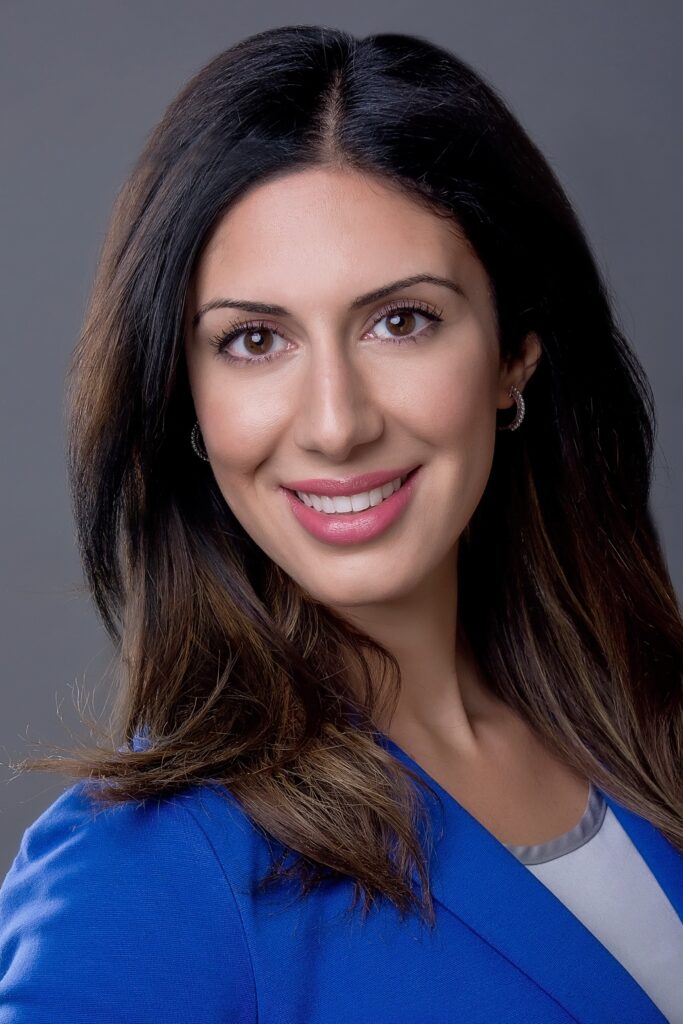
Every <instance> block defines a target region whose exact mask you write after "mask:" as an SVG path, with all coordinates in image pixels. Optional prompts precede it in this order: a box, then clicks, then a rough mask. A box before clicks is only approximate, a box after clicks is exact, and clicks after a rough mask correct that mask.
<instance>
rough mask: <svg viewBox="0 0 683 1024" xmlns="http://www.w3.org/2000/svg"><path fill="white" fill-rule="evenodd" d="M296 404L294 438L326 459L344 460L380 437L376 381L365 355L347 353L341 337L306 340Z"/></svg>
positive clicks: (303, 447) (380, 418)
mask: <svg viewBox="0 0 683 1024" xmlns="http://www.w3.org/2000/svg"><path fill="white" fill-rule="evenodd" d="M309 353H310V359H309V362H308V365H307V367H306V375H305V380H304V382H303V386H302V391H301V397H300V402H299V407H298V409H297V413H296V431H295V441H296V443H297V444H298V445H299V447H300V448H302V449H305V450H307V451H312V452H315V451H317V452H320V453H321V454H322V455H324V456H325V458H326V459H327V460H329V461H330V462H344V461H346V460H347V459H348V457H349V454H350V453H351V452H352V451H353V449H354V448H355V447H356V446H358V445H363V444H368V443H370V442H372V441H375V440H376V439H377V438H378V437H380V436H381V434H382V431H383V429H384V414H383V412H382V409H381V408H380V403H379V401H378V384H379V383H380V382H378V381H377V380H376V378H375V379H373V378H372V376H371V370H372V367H371V366H370V363H369V360H365V365H363V363H364V360H363V357H362V353H360V354H358V353H353V354H351V353H349V351H348V345H347V344H346V342H345V341H344V340H343V339H340V338H338V337H332V336H326V337H316V339H315V341H314V343H313V344H312V345H311V347H310V350H309Z"/></svg>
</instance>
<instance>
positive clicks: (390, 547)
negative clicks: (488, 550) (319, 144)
mask: <svg viewBox="0 0 683 1024" xmlns="http://www.w3.org/2000/svg"><path fill="white" fill-rule="evenodd" d="M416 275H430V276H432V277H434V278H439V279H442V280H443V281H444V282H450V284H449V285H447V284H440V283H437V282H435V281H428V280H424V281H419V282H415V283H412V284H404V285H402V286H400V285H398V286H396V287H392V285H393V283H394V282H398V281H401V280H404V279H406V278H412V277H414V276H416ZM380 291H381V292H382V294H381V296H380V295H375V296H373V295H371V294H369V293H373V292H377V293H379V292H380ZM385 292H386V294H385ZM359 298H360V299H361V301H359ZM228 302H229V305H228ZM219 303H220V306H219V305H218V304H219ZM207 304H216V308H212V309H208V310H207V311H205V312H204V313H203V314H202V315H201V316H200V318H199V320H198V322H196V323H193V321H196V320H197V314H198V313H199V312H200V311H201V310H202V307H205V306H206V305H207ZM257 304H266V305H268V306H278V307H281V310H279V311H277V312H276V311H273V310H268V312H264V311H263V310H259V311H258V312H255V311H254V309H253V308H249V307H255V306H257ZM250 322H251V327H249V326H248V325H249V323H250ZM255 322H256V323H255ZM226 332H235V333H234V334H233V338H232V340H231V341H229V342H228V344H227V346H226V347H224V348H223V349H222V351H219V350H218V348H217V347H216V339H217V338H219V337H220V336H221V335H224V334H225V333H226ZM529 341H530V345H531V351H530V349H529V348H527V351H526V361H527V368H526V369H525V367H524V365H523V364H522V363H519V364H515V365H510V366H507V367H506V366H504V365H503V364H502V363H501V361H500V357H499V345H498V338H497V328H496V320H495V312H494V306H493V301H492V297H491V295H490V293H489V282H488V278H487V275H486V273H485V271H484V268H483V266H482V265H481V263H480V262H479V260H478V259H477V257H476V256H475V254H474V253H473V251H472V250H471V249H470V247H469V245H468V244H467V243H466V242H465V241H464V240H463V238H462V237H461V236H460V235H459V234H458V233H457V231H456V229H455V225H454V223H453V222H452V221H449V220H446V219H443V218H440V217H437V216H435V215H434V214H431V213H430V212H428V211H426V210H425V209H423V208H422V207H420V206H419V205H417V204H415V203H414V202H412V201H411V200H410V199H408V198H407V197H405V196H402V195H400V194H398V193H397V192H395V191H393V190H392V189H391V188H390V187H388V186H387V185H385V184H384V183H383V182H382V180H381V179H378V178H374V177H369V176H364V175H361V174H359V173H357V172H352V171H348V170H343V171H342V170H331V169H327V168H320V167H318V168H313V169H306V170H303V171H297V172H294V173H292V174H290V175H287V176H286V177H282V178H280V179H278V180H276V181H272V182H270V183H268V184H266V185H262V186H259V187H256V188H255V189H254V190H253V191H251V192H250V193H248V194H247V195H246V196H244V197H243V198H242V199H241V201H240V202H239V203H237V204H236V205H235V206H233V207H232V208H231V210H230V211H229V212H228V213H227V214H226V215H225V216H224V217H223V219H222V220H221V221H220V222H219V223H218V224H217V226H216V228H215V230H214V231H213V233H212V236H211V238H210V239H209V241H208V244H207V245H206V247H205V248H204V250H203V253H202V255H201V258H200V261H199V263H198V265H197V268H196V272H195V275H194V277H193V281H192V285H191V288H190V292H189V296H188V303H187V310H186V356H187V365H188V373H189V380H190V387H191V391H192V396H193V399H194V405H195V409H196V413H197V418H198V420H199V425H200V428H201V432H202V436H203V439H204V444H205V447H206V450H207V453H208V455H209V459H210V464H211V470H212V471H213V473H214V475H215V478H216V481H217V483H218V486H219V487H220V490H221V492H222V494H223V496H224V498H225V500H226V502H227V503H228V505H229V506H230V508H231V509H232V511H233V513H234V515H235V516H236V517H237V519H238V520H239V521H240V523H241V524H242V526H243V527H244V529H245V530H246V531H247V533H248V534H249V535H250V536H251V537H252V538H253V540H254V541H255V542H256V543H257V544H258V545H259V547H260V548H261V549H262V550H263V551H265V552H266V553H267V554H268V555H269V556H270V558H272V559H273V561H275V562H276V563H278V565H280V566H281V567H282V569H284V570H285V572H287V573H288V575H290V576H291V577H292V578H293V579H295V580H296V581H297V582H298V583H299V584H300V585H301V586H302V587H303V588H304V589H305V590H306V591H307V592H308V593H309V594H311V595H312V596H313V597H315V598H316V599H318V600H320V601H322V602H323V603H325V604H328V605H330V606H338V607H343V606H360V605H367V604H375V603H377V602H387V601H392V600H395V599H397V598H400V597H402V596H406V595H407V594H408V593H409V592H410V591H411V590H413V589H414V588H417V587H420V586H422V585H424V584H425V582H426V581H427V580H428V577H429V576H430V575H432V574H438V573H439V572H440V570H442V569H443V568H444V567H445V566H446V565H447V564H449V563H450V564H451V565H452V566H454V565H455V561H454V559H455V553H456V551H457V543H458V538H459V537H460V534H461V533H462V531H463V529H464V528H465V526H466V525H467V522H468V521H469V519H470V517H471V516H472V513H473V512H474V510H475V508H476V506H477V504H478V502H479V500H480V498H481V495H482V493H483V491H484V488H485V486H486V481H487V479H488V476H489V472H490V468H491V462H492V458H493V450H494V443H495V439H496V409H498V408H508V407H509V406H511V405H512V404H513V403H512V400H511V399H510V398H509V396H508V395H507V388H508V386H509V385H510V384H511V383H515V384H517V385H518V386H519V387H520V389H521V388H522V387H523V385H524V382H525V380H526V378H527V377H528V376H529V374H530V373H531V372H532V369H533V365H532V364H533V362H534V358H537V356H538V352H539V351H540V350H539V348H538V347H537V345H538V343H537V340H536V339H535V337H534V336H530V339H529ZM509 415H511V414H509ZM415 467H419V469H418V471H417V473H416V474H415V475H414V477H410V478H409V479H408V481H407V483H406V484H405V485H404V486H403V487H401V488H400V489H399V490H398V491H397V492H395V493H393V495H392V496H391V497H389V498H388V499H387V498H386V495H387V494H388V493H389V491H390V490H391V488H390V487H385V488H384V490H382V489H381V488H380V484H379V482H378V481H361V482H352V483H350V484H349V483H348V481H347V478H348V477H355V476H359V475H362V474H366V473H373V474H374V473H378V472H380V473H381V474H382V476H381V477H380V480H382V479H386V480H389V481H390V480H391V479H392V477H401V476H404V475H405V474H406V473H407V472H408V471H409V470H413V469H414V468H415ZM311 478H315V479H317V480H320V479H322V480H325V481H332V482H333V483H334V482H337V483H338V482H340V481H341V493H342V494H343V495H346V496H347V497H349V496H351V495H356V494H357V492H366V496H365V497H363V496H362V495H361V496H360V497H354V498H353V499H352V502H351V503H349V502H348V501H347V502H346V503H344V502H343V500H342V503H341V505H339V503H338V502H336V501H333V500H332V499H331V498H330V497H329V496H325V497H324V498H322V500H320V501H319V500H318V499H317V498H308V499H307V502H303V503H302V502H301V501H300V500H299V498H298V497H297V496H296V494H294V493H293V491H294V490H298V489H299V486H298V485H299V484H300V483H301V481H308V480H311ZM294 484H296V485H297V486H296V487H294V486H293V485H294ZM301 489H302V490H303V491H306V492H308V493H309V494H311V493H314V494H321V492H323V491H324V490H325V489H326V488H325V487H324V485H323V484H307V485H306V486H305V487H303V488H301ZM373 492H374V493H373ZM368 500H370V501H371V502H372V503H373V504H372V505H371V507H368V508H364V506H365V505H366V504H367V501H368ZM376 502H379V503H378V504H375V503H376ZM311 503H313V505H314V506H315V505H317V506H318V509H316V508H315V507H308V506H309V505H310V504H311ZM349 504H351V509H352V511H351V512H345V511H332V510H333V509H339V508H340V509H344V508H348V507H349Z"/></svg>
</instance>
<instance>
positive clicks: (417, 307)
mask: <svg viewBox="0 0 683 1024" xmlns="http://www.w3.org/2000/svg"><path fill="white" fill-rule="evenodd" d="M416 314H417V317H416ZM420 316H422V317H423V318H424V319H425V320H427V321H428V325H427V327H423V328H422V330H418V329H417V328H416V327H415V320H416V319H419V317H420ZM383 320H386V321H387V327H388V328H389V335H388V336H386V340H387V341H394V342H398V343H401V342H403V341H419V340H420V338H421V337H423V336H424V335H425V334H427V333H428V332H429V330H430V327H432V326H435V325H436V324H437V323H440V322H441V314H440V311H439V310H436V309H434V308H433V307H432V306H428V305H427V304H426V303H421V302H412V303H409V304H407V303H405V302H404V303H396V302H393V303H389V305H388V306H385V307H384V308H383V309H381V310H380V311H379V314H378V316H377V319H376V320H375V324H374V325H373V326H374V327H376V326H377V324H380V323H381V322H382V321H383ZM380 337H381V335H380Z"/></svg>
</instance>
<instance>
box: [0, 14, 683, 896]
mask: <svg viewBox="0 0 683 1024" xmlns="http://www.w3.org/2000/svg"><path fill="white" fill-rule="evenodd" d="M247 8H248V10H247V11H246V12H245V11H244V10H242V9H241V5H240V8H238V6H237V5H236V4H228V3H225V2H223V3H220V2H210V0H192V2H189V0H188V2H178V0H154V2H153V0H143V2H140V0H136V2H132V0H131V2H122V0H117V2H113V3H112V2H111V0H109V2H87V3H86V2H81V3H79V2H75V0H57V2H53V0H43V2H35V0H17V2H8V0H4V2H1V3H0V18H1V22H2V32H1V33H0V96H2V125H1V138H2V163H1V165H0V166H1V167H2V171H1V172H0V173H1V174H2V188H1V192H0V203H1V210H2V220H1V222H0V229H1V231H2V235H1V237H2V246H1V252H2V256H1V258H2V268H1V269H2V272H1V274H0V288H1V289H2V298H1V301H0V311H1V313H0V315H1V317H2V321H1V323H2V344H1V346H0V358H1V359H2V372H1V373H0V388H2V404H1V409H0V416H1V417H2V420H1V426H2V429H1V431H0V437H1V438H2V444H3V448H4V451H3V461H2V465H3V466H4V471H3V477H4V479H3V487H2V509H1V514H2V523H1V527H0V529H1V535H2V538H3V545H2V575H1V578H2V588H1V597H0V600H1V601H2V608H1V613H2V614H1V616H0V621H1V622H2V630H3V636H2V644H1V648H0V649H1V651H2V672H1V676H0V679H1V681H2V683H1V685H2V690H1V693H2V698H1V703H0V762H2V763H1V764H0V878H2V877H3V876H4V873H5V871H6V870H7V868H8V867H9V865H10V863H11V860H12V857H13V856H14V854H15V852H16V850H17V848H18V844H19V841H20V838H21V834H22V832H23V830H24V829H25V828H26V826H27V825H28V824H29V823H30V822H31V821H33V820H34V819H35V818H36V817H37V816H38V815H39V814H40V813H41V811H42V810H43V809H44V808H45V807H46V806H47V805H48V804H49V803H50V802H51V801H52V800H53V799H54V797H55V796H56V795H57V794H58V793H59V792H60V791H61V790H62V789H63V788H65V786H66V785H67V784H68V781H67V780H65V779H61V778H58V777H57V776H55V777H54V778H51V777H50V776H47V775H37V774H35V775H26V776H15V775H14V773H13V772H12V771H11V767H10V762H12V761H17V760H19V759H20V758H22V757H24V756H27V755H28V754H29V753H30V752H31V750H30V748H29V747H28V744H27V740H39V739H42V740H44V741H56V742H59V743H62V744H64V745H70V744H71V743H72V742H74V741H76V740H78V739H79V738H83V739H85V738H88V736H87V731H86V730H85V729H84V728H83V727H81V726H79V723H78V717H77V715H76V712H75V709H74V701H75V700H77V699H78V698H79V697H80V699H81V700H82V701H87V703H86V709H87V710H88V711H89V712H90V713H95V714H100V715H102V714H103V713H104V712H105V711H106V708H107V700H108V697H107V692H108V688H107V684H106V678H105V679H103V674H104V673H105V670H106V668H107V666H108V664H109V662H110V657H111V650H110V648H109V645H108V641H107V640H106V637H105V635H104V632H103V630H102V629H101V627H100V626H99V623H98V621H97V620H96V618H95V615H94V612H93V611H92V609H91V607H90V603H89V599H88V597H87V595H86V594H85V592H84V590H83V585H82V577H81V573H80V566H79V562H78V557H77V553H76V550H75V546H74V538H73V528H72V522H71V513H70V507H69V498H68V494H67V491H66V479H65V460H64V426H63V378H64V373H65V369H66V365H67V361H68V357H69V353H70V351H71V348H72V346H73V344H74V342H75V339H76V336H77V333H78V329H79V325H80V322H81V318H82V315H83V312H84V307H85V301H86V296H87V293H88V288H89V286H90V282H91V279H92V275H93V272H94V267H95V261H96V258H97V254H98V251H99V247H100V244H101V241H102V238H103V235H104V231H105V226H106V222H107V217H108V214H109V211H110V208H111V204H112V202H113V199H114V196H115V193H116V190H117V189H118V187H119V186H120V185H121V183H122V182H123V180H124V178H125V177H126V175H127V174H128V172H129V171H130V169H131V167H132V163H133V161H134V159H135V157H136V156H137V154H138V152H139V150H140V149H141V147H142V145H143V143H144V141H145V138H146V136H147V134H148V132H149V131H150V129H151V128H152V127H153V125H154V124H155V123H156V122H157V120H158V119H159V117H160V116H161V114H162V112H163V110H164V108H165V107H166V105H167V104H168V103H169V101H170V100H171V98H172V97H173V96H174V95H175V93H176V92H177V91H178V90H179V89H180V87H181V86H182V85H183V84H184V83H185V82H186V80H187V79H188V78H189V77H190V76H191V75H192V74H193V73H194V72H196V71H198V70H199V68H200V67H201V66H202V65H203V64H205V63H206V62H207V61H208V60H209V59H210V58H211V57H213V56H215V55H216V54H217V53H218V52H220V51H221V50H223V49H225V48H226V47H228V46H230V45H231V44H232V43H234V42H236V41H237V40H238V39H241V38H243V37H244V36H246V35H250V34H251V33H253V32H256V31H259V30H261V29H264V28H269V27H273V26H275V25H282V24H296V23H300V24H301V23H303V24H324V25H329V26H333V27H339V28H346V29H348V30H350V31H351V32H354V33H356V34H358V35H366V34H368V33H370V32H377V31H400V32H413V33H416V34H419V35H424V36H426V37H427V38H430V39H433V40H435V41H438V42H440V43H442V44H444V45H445V46H447V47H448V48H450V49H451V50H453V51H454V52H455V53H456V54H458V55H459V56H461V57H463V58H464V59H465V60H467V61H469V62H470V63H472V64H473V65H474V66H475V68H477V69H478V70H479V71H480V72H481V73H483V74H484V76H485V77H486V78H488V79H489V81H490V82H491V83H492V84H493V85H494V86H495V87H496V88H497V89H498V90H499V91H500V92H501V93H502V94H503V96H504V97H505V98H506V100H507V101H508V103H509V104H510V105H511V107H512V109H513V111H514V112H515V114H516V115H517V117H518V118H519V119H520V120H521V122H522V124H523V125H524V126H525V127H526V129H527V130H528V131H529V132H530V134H531V136H532V138H534V140H535V141H536V142H537V143H538V144H539V145H540V147H541V149H542V150H543V152H544V153H545V154H546V156H547V157H548V159H549V160H550V162H551V164H552V165H553V167H554V168H555V170H556V171H557V173H558V175H559V177H560V180H561V181H562V183H563V185H564V186H565V188H566V190H567V192H568V194H569V197H570V199H571V200H572V201H573V203H574V205H575V207H576V209H577V212H578V214H579V217H580V218H581V220H582V222H583V224H584V226H585V227H586V230H587V232H588V236H589V239H590V241H591V243H592V246H593V249H594V252H595V254H596V257H597V259H598V261H599V263H600V266H601V267H602V269H603V271H604V272H605V274H606V277H607V281H608V284H609V286H610V289H611V291H612V294H613V296H614V300H615V303H616V309H617V313H618V316H619V319H620V321H621V324H622V326H623V328H624V330H625V331H626V334H627V336H628V337H629V339H630V340H631V342H632V344H633V345H634V346H635V349H636V351H637V352H638V354H639V356H640V358H641V360H642V362H643V364H644V366H645V370H646V372H647V374H648V376H649V378H650V381H651V383H652V387H653V390H654V394H655V399H656V402H657V413H658V421H659V432H658V443H657V450H656V465H655V471H656V478H655V487H654V493H653V509H654V513H655V517H656V520H657V522H658V524H659V528H660V531H661V536H662V541H663V544H664V547H665V552H666V555H667V557H668V561H669V566H670V569H671V573H672V576H673V579H674V584H675V586H676V587H677V590H678V593H679V595H680V594H681V593H682V592H683V589H682V584H683V546H682V537H681V531H680V518H681V505H682V500H681V491H682V489H683V459H682V457H681V420H682V416H681V406H682V402H681V381H682V374H681V364H682V358H683V357H682V352H683V349H682V346H681V335H680V326H679V325H680V323H681V313H682V310H681V292H682V290H683V289H682V287H681V280H680V272H681V265H682V264H681V249H682V242H681V237H682V232H681V226H682V221H681V181H683V159H682V152H681V136H680V131H679V122H680V119H681V109H682V103H681V82H682V78H683V65H682V62H681V60H680V39H681V29H682V28H683V5H681V4H680V3H678V2H676V0H671V2H667V0H638V2H635V0H567V2H559V0H528V2H521V0H517V2H515V0H499V2H493V0H447V2H443V3H435V2H431V3H430V2H427V3H424V2H423V3H420V4H415V3H414V0H411V2H410V3H405V2H400V0H393V2H392V3H387V4H386V5H382V4H379V3H377V4H374V5H373V4H369V3H368V2H367V0H363V2H356V0H347V2H345V3H344V4H337V3H335V4H332V3H326V2H324V0H318V2H316V3H293V2H289V3H286V4H285V3H282V2H281V3H271V4H266V3H260V4H259V3H256V4H254V3H251V4H249V5H247ZM373 8H374V9H373ZM384 8H386V10H385V9H384ZM88 695H94V696H93V697H92V699H90V698H89V697H88Z"/></svg>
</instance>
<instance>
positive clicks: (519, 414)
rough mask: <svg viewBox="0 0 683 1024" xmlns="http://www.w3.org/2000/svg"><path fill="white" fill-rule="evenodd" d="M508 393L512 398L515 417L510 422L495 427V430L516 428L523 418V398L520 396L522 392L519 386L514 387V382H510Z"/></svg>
mask: <svg viewBox="0 0 683 1024" xmlns="http://www.w3.org/2000/svg"><path fill="white" fill-rule="evenodd" d="M508 395H509V396H510V398H514V400H515V405H516V408H517V411H516V412H515V418H514V419H513V420H512V422H511V423H507V424H506V425H505V426H504V427H497V428H496V429H497V430H516V429H517V427H518V426H519V425H520V423H521V422H522V420H523V419H524V409H525V406H524V399H523V398H522V392H521V391H520V390H519V388H516V387H515V385H514V384H511V385H510V387H509V388H508Z"/></svg>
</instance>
